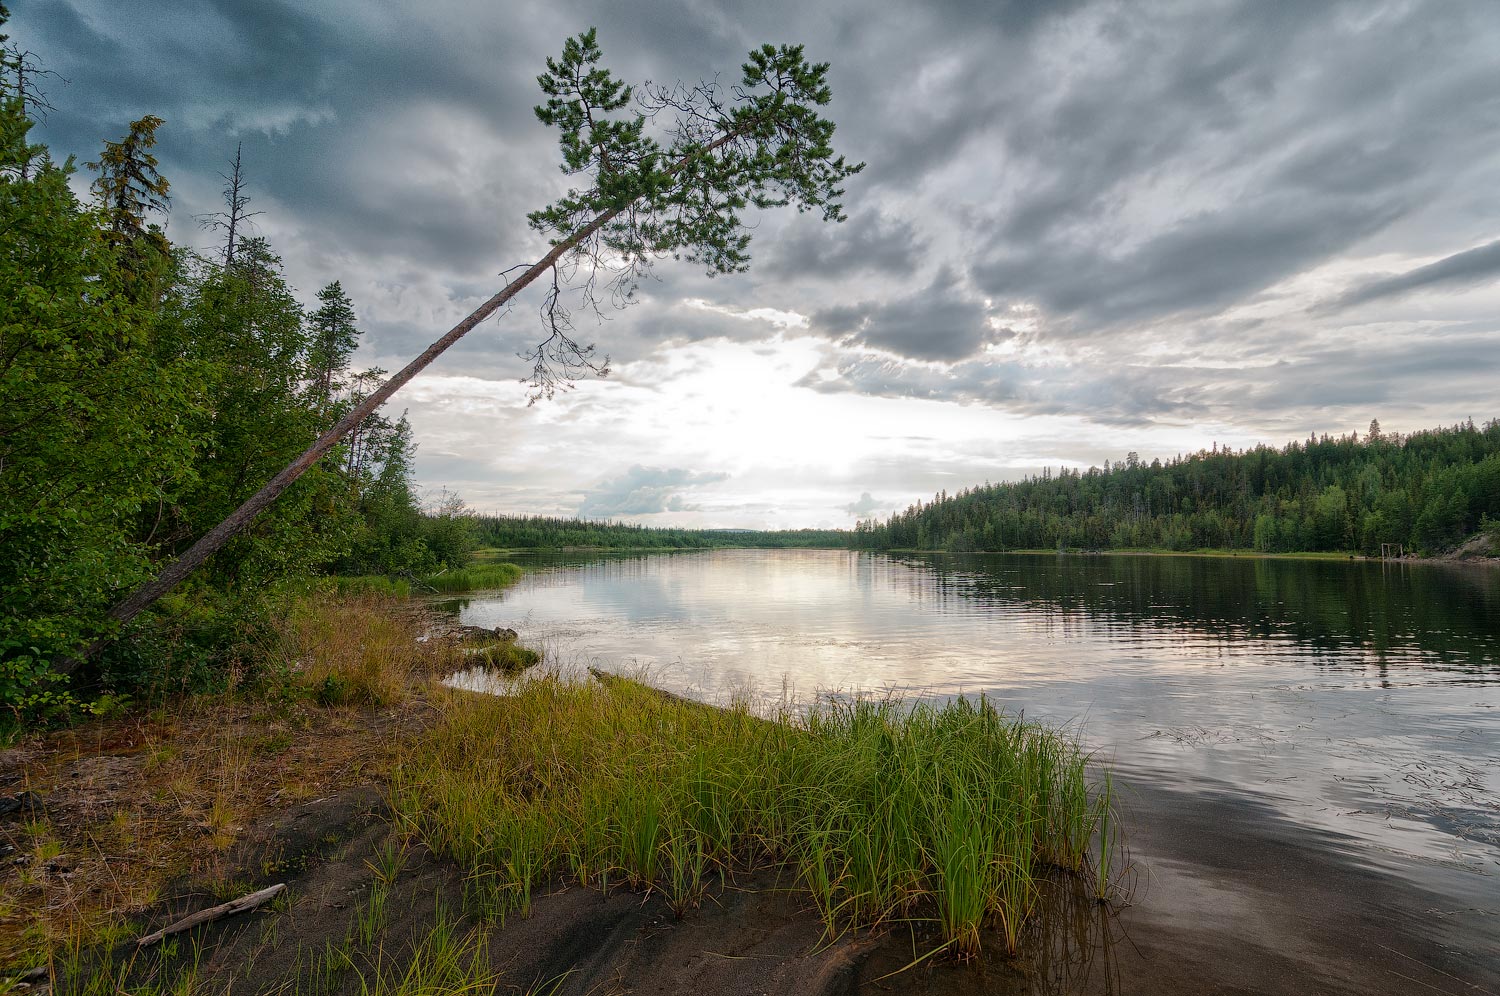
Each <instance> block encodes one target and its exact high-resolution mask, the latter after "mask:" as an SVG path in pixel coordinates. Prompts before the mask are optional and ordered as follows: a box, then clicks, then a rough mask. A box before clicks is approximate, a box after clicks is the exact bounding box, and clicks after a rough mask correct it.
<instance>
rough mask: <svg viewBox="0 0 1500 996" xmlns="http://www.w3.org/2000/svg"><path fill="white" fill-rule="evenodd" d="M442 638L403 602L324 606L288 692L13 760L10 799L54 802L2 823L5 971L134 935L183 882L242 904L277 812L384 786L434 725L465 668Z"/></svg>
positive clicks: (7, 763)
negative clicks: (432, 697) (404, 750)
mask: <svg viewBox="0 0 1500 996" xmlns="http://www.w3.org/2000/svg"><path fill="white" fill-rule="evenodd" d="M428 628H429V627H428V620H426V619H425V618H424V617H423V616H422V615H421V614H420V613H418V612H416V611H414V610H413V607H412V606H411V605H410V603H407V602H404V601H401V600H395V599H382V598H374V597H369V596H365V597H359V598H352V599H339V598H336V597H333V596H326V595H324V596H316V597H314V598H312V599H310V600H308V601H306V602H303V603H301V604H299V605H298V606H297V607H296V608H295V609H294V611H293V612H292V613H290V615H289V616H288V619H287V622H286V624H285V627H284V632H283V640H282V645H281V647H280V648H279V652H280V653H282V654H284V655H285V656H286V658H287V660H288V661H289V662H290V663H291V664H292V667H291V669H290V670H289V671H288V672H287V673H288V675H289V679H288V681H287V682H286V683H285V684H284V685H281V686H278V687H277V689H276V691H275V693H274V694H271V695H265V694H260V693H257V694H255V695H248V694H235V693H230V694H226V695H220V696H211V697H204V696H198V697H190V698H185V699H181V700H178V701H177V702H175V703H173V704H172V705H170V706H168V707H165V708H160V709H156V710H153V711H151V712H149V713H137V714H132V715H127V716H123V717H117V718H114V719H109V720H104V721H98V722H95V723H92V724H89V725H87V726H82V727H77V728H74V729H69V730H62V731H58V732H54V733H49V734H45V735H38V736H33V737H31V738H29V739H27V740H25V741H22V742H21V743H20V744H18V745H17V746H15V747H13V748H11V749H9V750H7V751H5V752H4V753H3V754H0V793H3V794H6V795H14V794H16V793H19V792H22V791H29V792H32V793H34V794H35V795H36V796H38V797H40V798H41V800H42V805H41V809H40V811H39V812H37V813H36V814H34V815H33V816H32V817H31V818H29V819H20V820H18V819H15V818H14V817H12V818H10V819H6V820H4V821H0V851H3V852H4V854H3V856H0V965H22V966H25V965H27V964H34V963H37V962H40V961H44V960H46V958H47V957H49V956H50V955H52V954H54V953H55V952H57V951H58V950H59V949H61V948H63V947H65V946H68V945H70V944H71V945H72V946H74V947H76V946H77V945H78V944H79V943H84V944H89V943H94V942H97V941H101V940H108V939H112V938H114V937H117V936H125V935H127V934H129V933H131V932H132V931H133V930H134V929H135V925H134V924H132V923H131V918H132V917H134V916H136V915H137V914H139V913H141V912H142V911H144V910H145V909H147V908H148V907H150V906H152V905H153V904H154V903H156V902H158V901H159V900H161V899H162V898H165V896H166V893H167V890H168V889H176V888H180V887H182V885H183V883H190V884H191V885H192V886H193V887H196V888H200V889H206V890H208V891H211V892H212V891H220V890H225V891H233V889H234V888H236V887H237V886H238V883H234V882H231V881H230V880H229V879H228V875H229V872H228V868H229V854H228V852H229V850H230V849H231V847H233V845H235V844H236V843H237V842H239V841H241V840H242V839H244V838H245V836H246V835H247V833H248V834H254V833H255V832H256V830H257V822H258V821H261V820H263V819H264V817H265V816H266V815H267V814H268V813H270V812H272V811H274V810H276V809H278V808H284V807H285V806H287V805H288V804H291V803H296V802H299V801H304V800H307V799H311V798H317V797H321V796H325V795H329V794H332V793H334V792H336V791H339V790H340V789H343V788H347V787H350V786H353V785H357V784H362V783H366V782H369V781H370V780H371V779H374V778H381V777H383V776H384V775H385V773H386V772H387V771H389V769H390V766H391V764H392V761H393V755H394V750H395V747H396V745H397V743H398V742H399V740H400V739H401V738H402V737H404V736H405V735H407V733H409V732H410V731H412V730H415V729H418V728H421V727H423V726H425V725H427V724H428V723H429V722H430V717H431V710H430V708H429V707H428V706H427V704H426V702H425V694H424V692H423V685H424V683H425V679H426V678H427V677H428V676H429V675H432V674H434V673H446V669H448V668H451V667H453V666H454V662H455V661H456V660H457V655H458V649H457V647H456V646H454V644H453V643H452V641H449V640H441V639H439V640H429V641H424V642H419V641H418V638H419V637H421V636H423V635H424V633H425V632H426V631H427V629H428ZM7 848H8V849H9V850H7Z"/></svg>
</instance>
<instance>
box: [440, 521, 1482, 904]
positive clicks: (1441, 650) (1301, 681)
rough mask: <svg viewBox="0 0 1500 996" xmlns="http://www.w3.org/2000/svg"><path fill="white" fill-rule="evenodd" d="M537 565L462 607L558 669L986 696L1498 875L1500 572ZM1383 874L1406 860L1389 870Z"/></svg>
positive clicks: (794, 558)
mask: <svg viewBox="0 0 1500 996" xmlns="http://www.w3.org/2000/svg"><path fill="white" fill-rule="evenodd" d="M580 560H581V558H571V561H570V558H553V559H551V560H550V561H539V566H543V567H546V568H547V569H544V570H539V571H538V572H536V573H532V574H529V575H528V576H527V577H526V578H525V579H524V580H523V581H522V582H521V583H520V584H519V585H518V586H517V587H516V588H514V589H511V590H509V591H507V592H504V593H501V594H498V595H489V596H485V597H479V598H474V599H470V600H467V601H466V602H464V603H463V605H462V609H461V612H462V619H463V621H464V622H465V623H473V624H477V625H481V626H495V625H506V626H513V627H515V628H516V629H518V630H520V631H521V634H522V639H523V641H525V642H527V643H529V644H530V645H532V646H538V647H541V648H543V649H545V650H546V651H547V652H548V654H549V657H550V658H551V659H552V660H553V661H554V662H555V663H556V664H557V665H558V666H560V667H562V668H564V669H567V668H580V669H581V668H582V667H584V666H586V665H594V666H599V667H602V668H604V669H606V670H615V671H626V672H629V671H635V670H641V671H644V672H645V673H646V674H647V676H648V677H649V678H650V680H651V681H653V682H654V683H656V684H658V685H660V686H661V687H664V688H667V689H669V690H672V691H676V692H679V693H683V694H688V695H692V696H695V697H697V698H700V699H704V700H707V701H724V700H726V699H727V698H728V697H729V696H730V695H734V694H740V695H744V694H749V695H751V696H752V697H754V698H756V699H758V700H760V701H761V702H763V703H767V704H776V703H779V702H782V701H784V700H785V699H786V698H787V697H788V696H792V697H795V698H800V699H802V700H806V698H807V697H809V696H811V695H814V694H816V693H818V692H819V691H826V690H839V691H843V692H854V691H870V692H876V693H886V692H899V693H903V694H907V695H924V696H945V695H952V694H955V693H960V692H962V693H969V694H973V693H979V692H985V693H987V694H990V695H992V696H994V697H996V698H999V699H1001V700H1002V701H1003V702H1004V703H1005V704H1006V706H1007V707H1008V708H1010V709H1011V710H1014V711H1022V710H1024V713H1025V715H1026V716H1027V717H1028V718H1040V719H1046V720H1048V721H1050V722H1053V723H1056V724H1062V725H1066V726H1068V727H1070V728H1072V729H1074V730H1076V731H1077V732H1078V735H1079V736H1080V737H1081V738H1082V739H1083V740H1084V741H1085V742H1086V743H1088V744H1089V745H1090V746H1092V747H1093V748H1095V749H1097V750H1098V751H1099V752H1100V753H1101V755H1102V756H1104V757H1106V758H1108V759H1110V760H1111V761H1112V762H1113V764H1114V766H1115V768H1116V769H1117V770H1119V771H1122V772H1124V773H1128V774H1131V775H1133V776H1138V777H1147V778H1152V779H1156V780H1159V781H1162V782H1166V783H1170V784H1173V785H1177V786H1180V787H1185V788H1190V789H1191V788H1193V787H1194V785H1195V784H1205V785H1206V784H1215V785H1220V784H1229V785H1232V786H1234V787H1235V788H1236V789H1237V790H1238V791H1242V792H1244V793H1245V794H1246V795H1247V796H1253V797H1254V798H1255V799H1257V800H1258V801H1262V802H1266V803H1269V804H1271V805H1274V806H1275V807H1276V808H1277V809H1278V810H1280V811H1281V812H1283V813H1285V814H1286V815H1287V816H1288V817H1289V818H1291V819H1294V820H1296V821H1297V822H1299V823H1302V824H1304V825H1308V826H1316V827H1320V828H1323V829H1331V830H1335V831H1337V832H1338V833H1339V834H1341V835H1345V836H1347V837H1348V838H1350V839H1351V840H1353V841H1354V842H1355V846H1356V848H1357V851H1358V855H1357V856H1358V857H1359V858H1360V859H1361V860H1364V861H1367V862H1370V863H1372V864H1376V865H1381V866H1383V867H1384V866H1392V867H1394V866H1397V865H1399V866H1400V867H1401V868H1402V869H1403V870H1404V873H1407V874H1410V869H1409V867H1408V866H1409V864H1410V861H1411V860H1412V859H1417V860H1419V861H1421V862H1426V863H1430V862H1439V863H1442V864H1444V865H1448V866H1450V867H1452V866H1458V867H1465V868H1469V869H1473V870H1475V871H1481V872H1485V873H1489V874H1500V749H1497V744H1500V571H1494V570H1485V569H1482V568H1477V569H1476V568H1470V569H1447V568H1442V567H1437V566H1426V565H1403V566H1393V565H1381V564H1367V563H1347V564H1346V563H1337V562H1335V563H1327V562H1307V561H1271V560H1256V559H1250V558H1243V559H1234V558H1224V559H1215V558H1155V557H1125V556H1113V557H1083V556H1072V557H1053V556H1048V557H1031V556H1005V555H972V556H960V555H931V556H889V555H882V554H859V553H850V552H843V551H772V550H735V551H713V552H704V553H679V554H650V555H635V556H614V557H607V558H602V559H600V558H596V559H594V560H592V561H588V562H580ZM1393 862H1394V864H1393Z"/></svg>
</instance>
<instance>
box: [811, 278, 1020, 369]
mask: <svg viewBox="0 0 1500 996" xmlns="http://www.w3.org/2000/svg"><path fill="white" fill-rule="evenodd" d="M987 318H988V316H987V315H986V313H985V308H984V303H983V302H982V301H979V300H977V299H975V298H974V297H973V295H972V292H971V291H969V290H968V288H967V287H965V286H964V284H963V281H962V279H961V278H960V277H959V276H958V274H957V273H955V272H954V271H952V270H949V269H946V268H945V269H941V270H939V271H938V273H937V275H936V276H935V277H933V279H932V282H931V283H930V284H929V285H928V286H927V287H926V288H924V289H922V290H919V291H915V292H913V293H911V294H909V295H907V296H905V297H900V298H896V299H895V300H890V301H864V302H861V303H859V304H839V305H835V306H833V307H831V308H825V309H823V310H821V311H818V312H815V313H814V314H813V316H812V321H811V327H812V330H813V331H814V332H817V333H820V334H822V335H825V336H827V337H829V338H831V339H833V340H835V341H837V342H840V343H842V344H845V345H850V346H864V347H869V348H874V349H883V350H885V351H887V352H890V353H895V354H896V355H898V356H903V357H907V358H909V359H914V360H936V361H945V362H954V361H957V360H962V359H965V358H967V357H970V356H973V355H974V354H975V353H977V352H979V350H980V349H982V348H983V347H984V345H985V344H986V343H988V342H993V341H996V340H997V339H1000V338H1004V337H1005V334H1004V333H999V332H996V331H995V330H994V329H992V328H991V327H990V326H989V323H988V320H987Z"/></svg>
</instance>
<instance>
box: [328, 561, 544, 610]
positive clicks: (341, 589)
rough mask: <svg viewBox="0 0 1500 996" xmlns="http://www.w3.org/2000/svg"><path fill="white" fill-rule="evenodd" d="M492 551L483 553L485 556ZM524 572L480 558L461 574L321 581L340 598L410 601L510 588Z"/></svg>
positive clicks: (457, 572) (372, 576)
mask: <svg viewBox="0 0 1500 996" xmlns="http://www.w3.org/2000/svg"><path fill="white" fill-rule="evenodd" d="M489 552H490V551H480V553H481V554H483V553H489ZM524 573H525V570H524V568H522V567H520V566H519V565H517V564H507V563H499V562H497V561H496V560H495V559H494V558H493V557H485V556H479V555H476V556H475V558H474V562H473V563H471V564H469V566H467V567H463V568H459V569H458V570H451V571H443V572H442V573H439V574H429V575H427V576H425V577H420V578H390V577H385V576H384V575H379V574H367V575H359V576H357V577H347V576H345V577H340V576H335V577H330V578H326V579H323V580H322V581H321V586H322V587H323V588H324V589H326V590H328V591H332V592H334V593H336V594H340V595H387V596H390V597H393V598H406V597H407V596H409V595H413V594H418V595H420V594H428V593H432V592H438V593H441V594H452V593H454V592H460V591H485V590H491V589H497V588H508V587H510V586H511V585H513V584H515V583H516V582H517V581H519V580H520V579H521V575H522V574H524Z"/></svg>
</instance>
